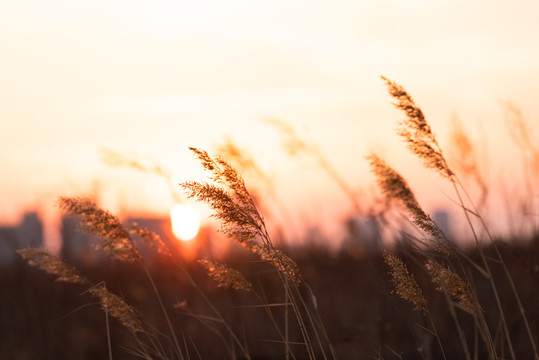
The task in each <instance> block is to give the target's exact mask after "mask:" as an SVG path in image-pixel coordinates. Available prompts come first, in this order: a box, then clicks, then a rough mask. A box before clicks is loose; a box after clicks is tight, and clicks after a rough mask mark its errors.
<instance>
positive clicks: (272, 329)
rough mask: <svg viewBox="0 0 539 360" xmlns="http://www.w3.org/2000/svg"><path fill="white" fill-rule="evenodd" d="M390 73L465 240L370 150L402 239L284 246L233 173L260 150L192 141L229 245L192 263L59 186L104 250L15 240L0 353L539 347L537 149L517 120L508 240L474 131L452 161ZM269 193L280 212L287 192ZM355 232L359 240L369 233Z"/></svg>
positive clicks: (142, 354) (267, 354) (286, 131)
mask: <svg viewBox="0 0 539 360" xmlns="http://www.w3.org/2000/svg"><path fill="white" fill-rule="evenodd" d="M382 80H383V82H384V83H385V85H386V86H387V89H388V92H389V94H390V96H391V97H392V98H393V100H394V105H395V106H396V107H397V108H398V109H399V110H401V111H402V113H403V120H402V121H400V122H399V123H398V129H397V134H398V136H400V137H401V138H402V139H403V140H404V141H405V142H406V144H407V145H408V148H409V150H410V151H411V152H412V153H413V154H415V155H416V156H417V157H418V159H419V160H420V161H421V162H422V163H423V165H424V166H425V167H426V168H427V171H434V172H436V173H437V174H438V175H439V176H440V177H442V178H443V179H444V181H447V182H448V183H449V184H450V185H451V187H452V188H453V191H454V194H453V195H452V196H453V198H454V199H455V207H456V208H457V209H458V210H459V211H460V213H461V216H462V221H463V223H465V224H466V229H467V231H468V233H469V234H470V235H469V237H470V238H471V239H472V240H473V244H471V245H470V246H467V247H465V248H463V247H459V246H457V245H456V244H457V241H456V240H458V239H453V238H452V237H451V235H449V234H447V229H442V227H441V226H440V225H439V224H437V223H436V222H435V221H434V220H433V217H432V216H431V215H429V214H428V213H427V212H425V210H424V209H423V208H422V206H421V204H420V203H419V202H418V200H417V199H416V196H415V194H414V191H413V189H411V188H410V186H409V185H408V183H407V181H406V179H405V178H404V177H403V176H402V175H400V173H399V172H398V171H397V170H396V169H395V168H393V167H392V166H391V165H390V164H388V163H387V162H386V161H385V160H384V159H383V158H381V157H380V156H378V155H376V154H370V155H369V156H367V157H366V161H368V162H369V164H370V166H371V170H372V172H373V174H374V175H375V176H376V179H377V183H378V187H379V189H380V193H381V194H382V195H383V200H381V203H382V205H381V206H380V207H379V208H380V210H379V211H377V212H376V213H371V214H370V216H371V218H372V221H375V222H376V224H378V226H380V227H388V228H391V231H392V233H393V234H397V235H396V236H397V237H396V239H395V241H394V242H393V243H392V245H391V246H385V247H384V246H382V245H381V244H378V246H375V247H371V248H370V249H369V251H366V250H367V249H366V248H362V247H361V246H359V245H358V246H357V247H355V248H354V247H353V246H343V247H342V248H341V249H340V250H339V251H330V250H329V249H327V248H324V247H322V246H316V245H310V246H293V245H290V244H293V242H290V243H289V245H286V246H285V245H280V243H279V242H278V241H277V240H274V239H273V238H272V234H270V231H268V227H267V224H266V220H265V216H264V214H262V213H261V212H260V210H259V207H258V206H257V204H258V200H257V199H256V198H254V197H253V196H252V195H251V193H250V192H249V190H248V188H249V186H248V184H246V183H245V181H244V179H243V178H242V176H241V174H240V172H239V171H238V170H237V169H240V168H244V167H248V166H250V167H251V168H253V166H254V165H253V162H252V161H248V160H249V159H247V158H245V157H242V154H241V152H238V150H237V148H235V147H234V146H233V144H228V145H227V146H226V147H223V149H222V150H223V151H222V154H221V155H211V154H209V153H208V152H206V151H204V150H201V149H195V148H191V149H190V150H191V151H192V152H193V154H194V156H195V157H196V158H197V159H198V161H199V162H200V163H201V165H202V167H203V168H204V169H205V170H206V171H207V173H208V179H207V181H205V182H199V181H189V182H184V183H181V184H179V186H180V187H181V189H182V191H183V193H184V195H185V196H186V197H188V198H193V199H196V200H197V201H200V202H204V203H206V204H208V205H209V206H210V207H211V209H212V210H213V212H214V217H215V218H216V219H217V220H219V222H220V223H221V233H222V234H224V235H226V236H227V237H228V238H230V240H231V241H233V242H234V244H235V247H234V248H233V251H230V252H228V253H226V255H220V256H214V257H204V258H200V259H198V261H192V260H189V259H187V258H186V257H185V256H183V254H182V245H181V244H180V243H178V242H172V241H170V239H164V238H161V237H160V236H159V235H158V234H156V233H154V232H152V231H150V230H148V229H146V228H144V227H142V226H140V225H138V224H136V223H123V222H122V221H120V219H119V218H118V217H116V216H115V215H114V214H111V213H110V212H108V211H106V210H104V209H101V208H100V207H99V206H98V205H96V204H95V203H94V202H93V201H91V200H90V199H86V198H73V197H59V200H58V204H57V205H58V206H59V207H60V208H61V209H62V210H63V211H64V212H65V214H66V216H69V217H70V218H71V219H73V221H76V222H78V224H79V227H80V231H82V232H85V233H87V234H89V235H90V236H89V237H88V239H90V241H91V242H92V243H94V244H95V246H96V248H97V250H98V251H100V252H103V253H105V254H106V255H107V256H108V259H107V260H106V261H99V262H97V263H95V264H93V265H91V266H88V265H83V264H72V263H69V262H68V261H67V259H65V258H62V256H56V255H52V254H49V253H48V252H46V251H45V250H43V249H35V248H26V249H20V250H19V251H18V254H19V255H20V258H19V259H18V261H17V262H16V264H15V265H14V266H12V267H11V268H9V269H3V270H2V272H1V278H0V286H1V288H2V296H0V298H1V300H0V306H1V308H0V314H2V327H1V328H0V358H2V359H4V358H5V359H74V358H76V359H85V358H87V359H96V358H99V359H102V358H103V359H106V358H109V359H137V358H142V359H334V358H342V359H349V358H354V359H364V358H365V359H416V358H417V359H469V360H471V359H513V360H514V359H539V351H538V349H537V347H538V346H539V331H538V330H539V329H538V326H539V303H538V299H539V263H538V261H537V259H538V256H539V232H537V221H538V220H539V219H537V216H538V214H537V209H536V208H535V204H536V201H535V200H534V199H535V198H536V197H537V194H536V193H535V191H536V189H535V187H534V186H533V184H534V181H536V180H537V174H536V173H535V174H534V172H533V169H534V166H533V161H537V158H538V157H537V151H536V150H535V149H534V148H533V146H532V143H531V142H530V141H529V140H528V141H527V142H526V139H527V137H526V136H527V135H526V132H525V131H524V132H523V133H520V135H519V136H520V138H521V140H522V141H521V144H522V153H523V154H524V155H523V157H524V158H525V159H527V160H529V161H528V162H525V164H528V165H525V166H526V174H527V175H528V176H527V177H526V179H525V182H526V184H524V186H523V188H525V189H526V191H527V194H528V197H527V199H528V200H529V201H527V202H525V203H524V205H523V206H524V207H525V208H526V210H525V211H526V214H528V215H530V214H531V216H527V217H526V221H525V223H526V226H527V227H528V228H529V229H531V230H530V231H528V232H527V233H526V235H521V237H522V238H518V239H517V238H514V239H504V240H502V239H498V238H496V237H495V236H494V235H492V233H491V231H490V229H489V226H488V224H487V220H486V219H485V218H484V217H483V214H482V201H483V200H482V197H481V198H480V199H479V200H478V201H475V200H473V199H472V197H471V196H469V195H468V194H469V193H468V190H467V189H466V188H465V187H464V186H463V183H462V180H461V176H471V177H472V178H474V179H475V181H476V184H477V186H478V187H479V188H480V189H482V194H483V195H484V196H487V193H488V192H487V191H486V189H488V185H487V184H486V182H485V180H484V179H483V178H482V177H481V173H480V171H479V170H478V166H477V163H476V160H475V159H474V157H473V155H474V153H473V151H472V149H471V147H472V146H473V144H472V143H471V142H470V141H469V140H468V138H467V137H466V135H465V134H464V133H458V134H457V135H458V136H456V137H457V138H458V139H459V140H458V141H457V142H456V144H460V145H458V146H460V151H461V156H460V160H461V162H459V163H458V164H456V165H451V163H449V162H448V161H447V158H446V156H445V154H444V151H443V149H442V148H441V147H440V145H439V143H438V141H437V139H436V137H435V135H434V132H433V130H432V129H431V127H430V125H429V123H428V122H427V119H426V117H425V115H424V114H423V112H422V110H421V108H420V107H419V106H418V105H417V104H416V103H415V101H414V100H413V99H412V97H411V96H410V95H409V94H408V92H407V91H406V90H405V89H404V88H403V87H402V86H400V85H398V84H397V83H395V82H392V81H390V80H388V79H386V78H382ZM275 125H276V126H277V127H278V128H280V130H282V132H283V135H284V136H285V137H287V139H288V141H287V144H288V147H289V149H290V150H291V152H296V153H297V152H305V153H307V154H308V155H310V156H312V157H313V158H315V160H316V161H317V162H318V163H319V165H320V168H321V170H322V171H325V172H327V174H328V175H329V176H330V177H331V178H332V179H333V180H334V181H335V183H336V185H337V186H339V187H340V188H341V189H342V190H343V191H344V192H345V193H346V195H347V196H348V198H349V199H350V201H351V203H352V205H353V206H354V208H355V209H356V210H357V211H360V207H361V206H360V204H361V199H358V198H357V197H356V194H355V193H354V192H353V191H352V190H351V187H350V186H349V184H347V182H346V181H345V180H344V179H343V178H342V177H341V176H340V175H339V173H338V171H337V170H336V169H334V168H333V166H332V164H331V163H330V162H329V161H327V160H326V159H325V157H324V156H323V155H322V154H321V153H319V152H317V150H316V148H314V147H312V146H310V145H309V144H307V143H305V142H303V141H302V140H301V138H300V137H299V136H298V135H297V134H295V133H294V132H293V129H291V128H290V127H288V126H287V125H286V124H283V123H279V122H276V123H275ZM517 125H518V123H517ZM517 125H515V127H517ZM519 126H523V125H522V124H521V125H519ZM455 146H456V147H457V145H455ZM530 159H531V160H530ZM532 160H533V161H532ZM233 163H235V164H236V165H237V166H232V165H231V164H233ZM453 166H456V167H453ZM269 193H271V195H272V196H273V197H274V199H273V200H272V201H275V202H278V203H279V204H280V205H279V206H281V208H282V209H283V210H282V211H286V203H285V202H283V201H282V200H281V199H279V198H278V195H277V194H278V191H277V190H274V191H271V192H269ZM515 216H520V215H519V214H515ZM350 237H351V239H350V243H354V241H357V244H361V242H360V241H361V240H360V239H361V238H362V234H361V232H359V233H357V232H354V233H352V232H351V234H350ZM363 237H364V236H363ZM378 241H380V239H378ZM278 244H279V246H278Z"/></svg>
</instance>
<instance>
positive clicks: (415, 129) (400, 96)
mask: <svg viewBox="0 0 539 360" xmlns="http://www.w3.org/2000/svg"><path fill="white" fill-rule="evenodd" d="M381 78H382V80H384V82H385V83H386V85H387V89H388V92H389V94H390V95H391V96H392V97H393V98H394V99H395V100H396V102H395V103H394V105H395V107H396V108H397V109H400V110H402V111H404V113H405V114H406V119H404V120H402V121H401V122H399V128H398V129H397V134H398V135H400V136H401V137H403V138H404V141H406V143H407V144H408V148H409V149H410V150H411V151H412V152H413V153H414V154H416V155H417V156H418V157H419V158H420V159H421V160H422V161H423V164H424V165H425V166H426V167H427V168H431V169H435V170H437V171H438V172H439V173H440V174H441V175H442V176H443V177H445V178H451V177H452V176H453V175H454V173H453V171H451V169H449V167H448V165H447V163H446V161H445V158H444V156H443V155H442V150H441V148H440V146H439V145H438V142H437V141H436V137H435V136H434V134H433V133H432V130H431V128H430V126H429V124H428V123H427V121H426V119H425V115H423V111H422V110H421V108H420V107H419V106H417V105H416V104H415V102H414V100H413V99H412V97H411V96H410V95H409V94H408V93H407V92H406V90H405V89H404V88H403V87H402V86H401V85H399V84H397V83H395V82H392V81H391V80H389V79H387V78H385V77H383V76H382V77H381Z"/></svg>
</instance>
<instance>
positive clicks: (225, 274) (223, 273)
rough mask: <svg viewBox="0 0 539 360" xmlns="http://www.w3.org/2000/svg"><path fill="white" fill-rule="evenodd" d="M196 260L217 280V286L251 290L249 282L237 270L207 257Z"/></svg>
mask: <svg viewBox="0 0 539 360" xmlns="http://www.w3.org/2000/svg"><path fill="white" fill-rule="evenodd" d="M198 262H199V263H200V265H202V266H203V267H204V268H205V269H206V270H207V271H208V274H209V275H210V276H211V277H212V278H213V279H214V280H216V281H217V283H218V285H217V286H219V287H222V288H225V289H228V288H231V289H234V290H245V291H252V290H253V286H252V285H251V283H249V282H248V281H247V280H246V279H245V277H244V276H243V275H242V274H241V273H240V272H239V271H238V270H236V269H233V268H231V267H230V266H228V265H225V264H222V263H220V262H218V261H216V260H213V259H209V258H205V259H202V260H199V261H198Z"/></svg>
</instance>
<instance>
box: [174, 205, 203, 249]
mask: <svg viewBox="0 0 539 360" xmlns="http://www.w3.org/2000/svg"><path fill="white" fill-rule="evenodd" d="M170 219H171V221H172V232H173V233H174V235H175V236H176V237H177V238H178V239H180V240H182V241H189V240H192V239H193V238H194V237H195V236H196V235H197V234H198V229H199V228H200V221H199V220H198V212H197V211H196V209H195V208H194V207H192V206H190V205H186V204H176V205H174V206H173V207H172V209H171V210H170Z"/></svg>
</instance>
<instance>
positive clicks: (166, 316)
mask: <svg viewBox="0 0 539 360" xmlns="http://www.w3.org/2000/svg"><path fill="white" fill-rule="evenodd" d="M144 271H145V272H146V275H147V276H148V279H149V280H150V283H151V285H152V288H153V291H154V293H155V295H156V296H157V301H158V302H159V306H160V307H161V310H162V311H163V315H164V316H165V320H166V322H167V325H168V327H169V330H170V332H171V334H172V339H173V340H174V345H175V346H176V353H177V355H178V356H179V357H180V359H181V360H184V357H183V353H182V350H181V348H180V344H179V343H178V338H177V337H176V332H175V331H174V327H173V326H172V322H171V321H170V318H169V316H168V313H167V310H166V309H165V305H164V304H163V301H162V300H161V295H159V291H158V290H157V287H156V286H155V283H154V281H153V278H152V275H151V274H150V271H149V270H148V267H146V264H144Z"/></svg>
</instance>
